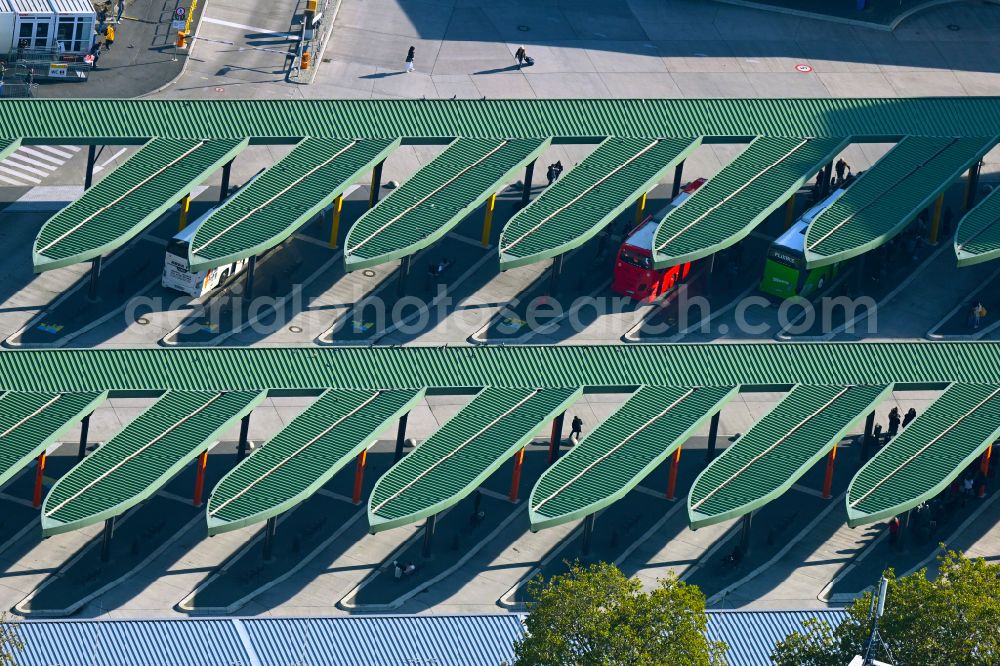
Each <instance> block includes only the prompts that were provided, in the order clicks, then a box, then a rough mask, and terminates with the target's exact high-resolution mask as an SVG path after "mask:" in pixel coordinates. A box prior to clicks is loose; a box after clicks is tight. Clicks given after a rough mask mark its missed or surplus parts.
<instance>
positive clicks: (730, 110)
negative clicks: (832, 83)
mask: <svg viewBox="0 0 1000 666" xmlns="http://www.w3.org/2000/svg"><path fill="white" fill-rule="evenodd" d="M67 118H72V119H73V122H71V123H69V122H66V119H67ZM109 118H113V119H114V122H108V119H109ZM0 126H3V127H4V128H6V132H5V133H6V134H7V136H9V137H25V138H29V139H32V140H35V142H38V141H39V140H50V141H53V142H59V143H70V142H73V141H79V140H80V139H83V140H84V141H83V142H84V143H96V144H111V143H115V142H116V141H117V142H134V141H135V140H136V139H142V138H150V137H154V136H175V137H189V138H201V137H214V138H223V137H233V138H245V137H251V138H253V139H254V140H255V141H257V142H261V143H267V142H274V143H281V142H286V143H289V142H295V141H297V140H299V139H301V138H302V137H306V136H317V137H324V136H325V137H342V138H351V137H367V138H375V137H384V138H393V137H409V138H414V139H425V140H426V139H434V138H455V137H458V136H470V137H471V136H479V137H494V138H506V137H512V136H513V137H539V138H541V137H546V136H553V137H556V138H557V139H567V138H568V139H573V138H587V139H589V140H592V139H593V137H602V136H640V137H641V136H646V137H658V136H715V137H723V138H743V139H744V140H749V139H751V138H753V137H755V136H761V135H765V136H792V137H795V136H798V137H806V136H811V137H844V136H853V137H856V138H857V139H858V140H862V141H864V140H879V139H892V138H898V137H902V136H906V135H922V136H970V137H972V136H981V137H988V136H995V135H997V134H1000V98H997V97H926V98H912V99H879V98H862V99H626V100H610V99H609V100H595V99H567V100H2V102H0ZM81 135H82V136H81Z"/></svg>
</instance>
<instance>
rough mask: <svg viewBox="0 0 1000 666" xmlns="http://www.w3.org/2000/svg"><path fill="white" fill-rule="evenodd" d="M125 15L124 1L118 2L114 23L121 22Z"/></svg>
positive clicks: (119, 0)
mask: <svg viewBox="0 0 1000 666" xmlns="http://www.w3.org/2000/svg"><path fill="white" fill-rule="evenodd" d="M124 14H125V0H118V15H117V16H116V17H115V23H116V24H118V23H121V22H122V16H124Z"/></svg>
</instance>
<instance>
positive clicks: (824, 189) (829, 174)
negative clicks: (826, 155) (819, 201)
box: [819, 161, 833, 197]
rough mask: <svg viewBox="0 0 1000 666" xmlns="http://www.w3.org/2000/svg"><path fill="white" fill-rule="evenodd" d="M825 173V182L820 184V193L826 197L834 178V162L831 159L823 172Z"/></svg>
mask: <svg viewBox="0 0 1000 666" xmlns="http://www.w3.org/2000/svg"><path fill="white" fill-rule="evenodd" d="M820 173H821V174H823V182H822V183H821V184H820V190H819V191H820V195H821V196H823V197H826V195H828V194H829V193H830V180H831V179H832V178H833V162H832V161H831V162H830V163H829V164H827V165H826V168H825V169H823V170H822V171H821V172H820Z"/></svg>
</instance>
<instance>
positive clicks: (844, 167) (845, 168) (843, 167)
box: [833, 158, 851, 184]
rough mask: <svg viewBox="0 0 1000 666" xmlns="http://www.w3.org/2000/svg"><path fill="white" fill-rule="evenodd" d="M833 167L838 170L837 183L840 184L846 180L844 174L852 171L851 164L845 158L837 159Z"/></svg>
mask: <svg viewBox="0 0 1000 666" xmlns="http://www.w3.org/2000/svg"><path fill="white" fill-rule="evenodd" d="M833 168H834V170H835V171H836V172H837V183H840V184H842V183H843V182H844V176H846V175H847V174H848V173H850V172H851V165H850V164H848V163H847V162H845V161H844V158H840V159H839V160H837V163H836V164H835V165H834V167H833Z"/></svg>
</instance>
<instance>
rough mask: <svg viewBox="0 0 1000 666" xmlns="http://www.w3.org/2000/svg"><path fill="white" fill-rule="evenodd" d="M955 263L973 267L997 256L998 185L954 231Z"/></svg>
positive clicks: (999, 249)
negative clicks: (956, 261) (956, 260)
mask: <svg viewBox="0 0 1000 666" xmlns="http://www.w3.org/2000/svg"><path fill="white" fill-rule="evenodd" d="M955 256H956V257H957V258H958V265H959V266H974V265H975V264H980V263H982V262H984V261H990V260H992V259H997V258H1000V188H995V189H994V190H993V191H992V192H990V193H989V195H988V196H987V197H986V198H985V199H983V200H982V201H980V202H979V203H978V204H976V207H975V208H973V209H972V210H970V211H969V213H968V214H967V215H966V216H965V217H963V218H962V220H961V222H959V223H958V230H957V231H956V232H955Z"/></svg>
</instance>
